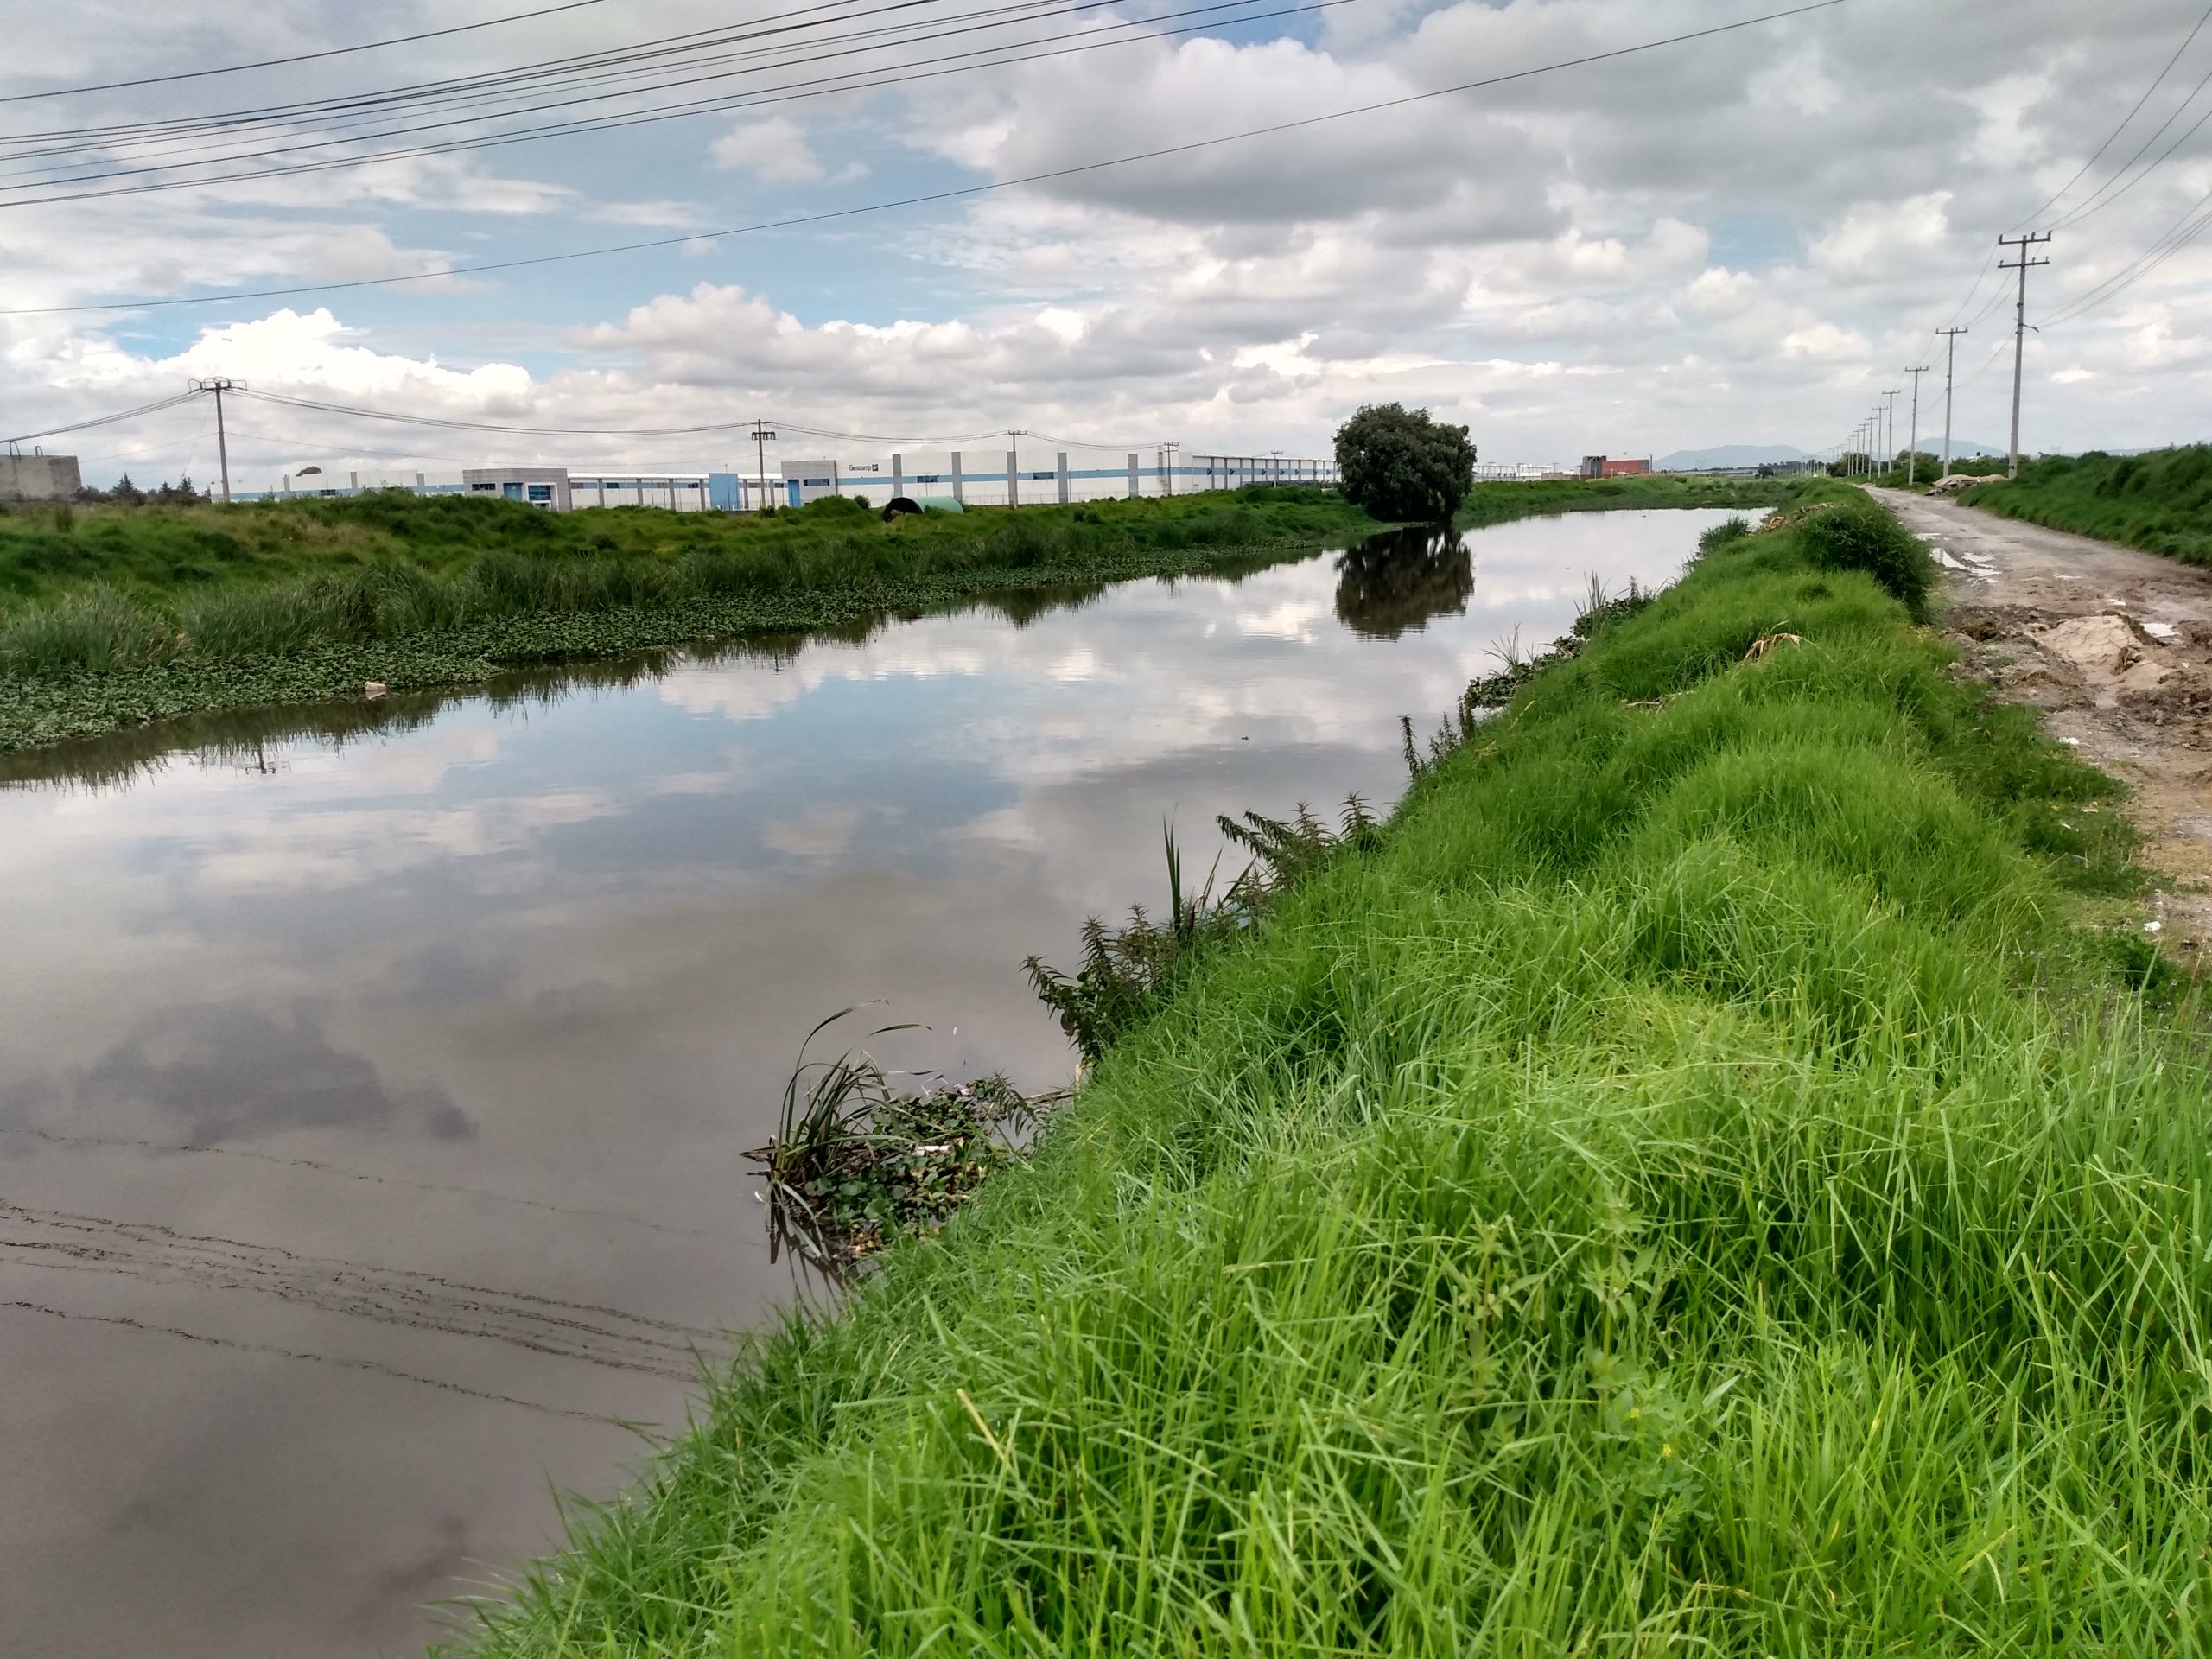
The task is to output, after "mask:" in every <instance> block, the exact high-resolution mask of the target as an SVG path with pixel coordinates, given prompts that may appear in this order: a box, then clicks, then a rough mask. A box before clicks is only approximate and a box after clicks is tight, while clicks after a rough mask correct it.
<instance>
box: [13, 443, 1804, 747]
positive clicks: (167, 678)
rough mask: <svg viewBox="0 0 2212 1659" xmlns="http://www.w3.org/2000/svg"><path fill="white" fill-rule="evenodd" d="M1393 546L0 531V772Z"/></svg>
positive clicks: (1551, 504) (1341, 532)
mask: <svg viewBox="0 0 2212 1659" xmlns="http://www.w3.org/2000/svg"><path fill="white" fill-rule="evenodd" d="M1664 484H1665V481H1664V480H1652V481H1651V487H1649V488H1648V489H1647V490H1646V492H1645V493H1643V494H1642V495H1634V494H1631V495H1628V496H1624V494H1623V493H1621V492H1619V491H1617V490H1614V489H1612V488H1611V486H1603V485H1597V486H1583V485H1576V484H1567V485H1565V486H1558V485H1554V486H1546V488H1545V489H1544V490H1543V491H1541V492H1538V493H1527V492H1525V491H1524V490H1523V486H1484V489H1485V490H1495V491H1503V492H1505V493H1504V494H1501V495H1491V494H1484V493H1481V492H1478V497H1477V499H1476V501H1475V503H1474V504H1473V505H1472V506H1471V514H1472V515H1474V516H1473V517H1471V518H1470V519H1469V522H1491V521H1492V520H1494V519H1496V518H1510V517H1518V516H1522V515H1525V514H1527V513H1530V512H1562V511H1569V510H1573V509H1575V508H1578V507H1580V508H1586V507H1592V506H1614V505H1636V504H1637V503H1638V502H1639V501H1641V502H1644V503H1646V504H1648V505H1705V504H1706V503H1707V500H1708V499H1715V498H1713V497H1712V494H1711V493H1710V492H1698V493H1689V494H1684V493H1681V492H1678V491H1670V490H1669V489H1667V488H1665V487H1664ZM1516 491H1520V492H1522V493H1517V494H1516V493H1514V492H1516ZM1738 496H1739V497H1740V499H1743V500H1745V501H1746V502H1750V501H1754V500H1759V501H1763V500H1766V499H1772V492H1771V491H1767V492H1765V493H1760V492H1758V491H1750V492H1738ZM1729 499H1738V498H1729ZM1483 515H1487V516H1486V517H1485V516H1483ZM1379 528H1381V527H1380V526H1379V525H1377V524H1376V523H1375V522H1374V521H1373V520H1372V519H1370V518H1368V517H1367V516H1366V515H1365V514H1364V513H1362V512H1357V511H1356V510H1355V509H1353V508H1351V507H1349V506H1347V505H1345V504H1344V502H1343V501H1342V500H1341V499H1338V497H1337V496H1335V495H1334V494H1332V493H1328V492H1325V491H1321V490H1317V489H1313V488H1310V487H1298V488H1267V487H1256V486H1255V487H1253V488H1248V489H1244V490H1241V491H1236V492H1217V493H1210V494H1202V495H1195V496H1181V497H1176V498H1173V499H1166V500H1161V499H1147V500H1138V501H1100V502H1091V503H1087V504H1084V505H1079V506H1069V507H1025V508H1022V509H1020V510H1019V511H1018V512H1016V511H1008V510H1006V509H991V508H982V509H978V510H976V512H969V513H967V514H963V515H953V514H944V513H930V514H925V515H923V516H921V517H918V518H915V517H909V518H902V519H900V520H899V521H898V522H897V523H895V524H883V523H881V522H880V520H878V519H877V518H875V517H874V515H873V514H871V513H868V512H863V511H861V509H860V508H858V507H857V506H855V505H853V504H852V503H850V502H847V501H843V500H834V501H824V502H817V503H816V504H814V505H811V506H809V507H807V508H804V509H803V510H798V511H791V512H777V513H775V514H774V515H772V516H770V517H766V518H750V517H747V518H740V517H735V516H731V515H725V514H720V513H713V514H709V513H698V514H689V513H687V514H678V513H671V512H664V511H656V510H652V509H646V508H636V507H632V508H616V509H612V510H607V511H598V510H594V511H590V512H576V513H563V514H556V513H546V512H535V511H533V510H531V508H529V507H526V506H523V505H519V504H516V503H511V502H507V501H504V500H491V499H472V498H468V497H429V498H421V499H418V498H416V497H414V496H411V495H408V494H404V493H376V494H370V495H366V496H360V497H354V498H349V499H332V500H322V499H314V500H302V501H296V502H278V503H263V504H251V505H237V506H232V507H212V506H200V507H188V508H179V507H166V508H164V507H135V508H132V507H104V508H80V507H69V508H59V509H55V508H41V509H29V510H23V511H19V512H7V513H0V753H5V752H7V751H9V750H11V749H17V748H22V747H29V746H32V745H36V744H43V743H51V742H55V741H61V740H63V739H67V738H71V737H79V736H86V735H91V734H98V733H100V732H104V731H111V730H114V729H117V728H120V727H125V726H130V725H134V724H139V723H143V722H146V721H156V720H166V719H171V718H175V717H176V716H178V715H188V714H200V713H208V712H212V711H215V710H219V709H237V708H245V707H252V706H256V705H259V704H265V703H270V702H285V701H294V700H300V699H314V698H329V697H338V696H358V695H359V692H360V690H361V687H362V685H363V684H364V683H365V682H368V681H378V682H381V683H385V684H387V685H391V686H394V687H398V686H410V687H424V686H432V685H460V684H469V683H478V682H480V681H482V680H484V679H486V678H487V677H490V676H492V675H493V674H494V673H497V672H498V671H500V670H501V669H503V668H512V667H521V666H528V665H531V664H543V663H549V662H572V661H577V660H581V659H585V658H592V657H595V656H604V655H608V654H613V653H620V652H636V651H643V650H651V649H655V648H658V647H660V646H664V645H673V644H678V643H683V642H686V641H694V640H701V639H714V638H718V637H722V636H726V635H730V634H735V633H741V632H761V631H769V632H774V631H791V630H801V629H822V628H847V627H850V626H855V625H856V624H860V623H862V622H864V621H865V620H866V619H868V618H869V617H871V616H875V615H880V614H883V613H895V612H901V611H916V610H925V609H929V608H931V607H938V606H943V605H946V604H950V603H956V602H957V601H961V600H963V599H971V598H985V597H989V596H994V595H995V596H998V597H999V598H1000V599H1001V601H1004V602H1007V604H1009V605H1014V604H1015V603H1016V602H1017V601H1018V596H1020V595H1021V594H1036V595H1040V596H1042V602H1049V601H1050V596H1051V595H1052V594H1053V593H1054V592H1056V591H1058V590H1061V589H1065V588H1068V587H1070V586H1071V585H1078V584H1084V583H1097V582H1112V581H1125V580H1129V579H1132V578H1135V577H1140V576H1164V575H1200V574H1205V575H1224V574H1236V573H1238V572H1241V571H1244V570H1249V569H1255V568H1256V567H1257V566H1258V565H1260V564H1262V563H1266V562H1268V560H1269V559H1272V558H1282V557H1288V556H1296V555H1300V554H1303V553H1305V552H1307V551H1310V550H1312V549H1313V548H1314V547H1316V546H1319V545H1324V544H1326V543H1338V544H1345V543H1354V542H1357V540H1358V539H1359V538H1361V537H1363V536H1365V535H1367V534H1369V533H1371V532H1373V531H1376V530H1377V529H1379Z"/></svg>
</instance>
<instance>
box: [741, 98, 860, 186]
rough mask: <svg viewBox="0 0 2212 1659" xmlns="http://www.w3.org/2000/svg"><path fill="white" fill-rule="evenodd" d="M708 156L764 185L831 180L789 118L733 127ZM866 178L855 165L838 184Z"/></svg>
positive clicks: (843, 172)
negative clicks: (745, 173) (748, 174)
mask: <svg viewBox="0 0 2212 1659" xmlns="http://www.w3.org/2000/svg"><path fill="white" fill-rule="evenodd" d="M708 154H709V155H710V156H713V157H714V159H715V165H716V166H717V167H725V168H736V169H740V170H741V171H744V172H747V173H750V174H752V175H753V177H754V178H756V179H759V180H760V181H761V182H762V183H764V184H815V183H818V182H819V181H822V180H823V179H826V178H828V177H829V168H828V167H827V166H826V165H825V164H824V163H823V160H822V158H821V157H820V156H817V155H816V154H815V153H814V148H813V146H812V145H811V144H810V143H808V142H807V138H806V133H805V130H804V129H803V128H801V127H800V126H799V124H798V123H797V122H796V121H793V120H792V119H791V118H790V117H788V116H783V115H772V116H770V117H769V118H767V119H766V120H765V121H753V122H747V123H746V124H742V125H740V126H735V127H732V128H731V129H730V130H728V132H726V133H724V134H723V135H722V136H721V137H719V138H717V139H716V140H715V142H714V143H713V144H712V145H711V146H710V147H709V149H708ZM867 175H868V168H865V167H863V166H861V165H859V164H857V163H854V164H850V165H848V166H846V167H843V168H840V169H839V170H838V173H837V178H838V180H839V181H840V182H844V181H850V180H854V179H860V178H865V177H866V176H867Z"/></svg>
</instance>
